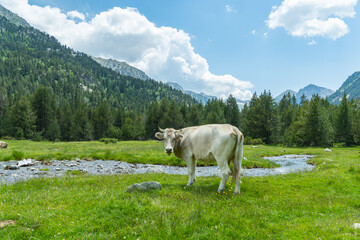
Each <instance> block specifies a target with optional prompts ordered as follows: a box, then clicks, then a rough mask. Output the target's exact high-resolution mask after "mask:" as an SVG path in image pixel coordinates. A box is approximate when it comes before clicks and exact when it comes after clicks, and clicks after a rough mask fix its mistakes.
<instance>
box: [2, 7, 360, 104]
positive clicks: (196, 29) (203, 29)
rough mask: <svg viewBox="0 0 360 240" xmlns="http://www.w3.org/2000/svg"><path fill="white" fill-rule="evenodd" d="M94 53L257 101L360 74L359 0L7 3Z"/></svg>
mask: <svg viewBox="0 0 360 240" xmlns="http://www.w3.org/2000/svg"><path fill="white" fill-rule="evenodd" d="M0 4H2V5H3V6H4V7H6V8H8V9H9V10H11V11H13V12H15V13H17V14H18V15H19V16H21V17H23V18H24V19H25V20H27V21H28V22H29V23H30V24H31V25H32V26H34V27H36V28H38V29H40V30H42V31H45V32H47V33H49V34H50V35H53V36H55V37H56V38H57V39H58V40H59V41H60V42H61V43H62V44H65V45H67V46H69V47H71V48H73V49H74V50H77V51H81V52H85V53H87V54H90V55H93V56H98V57H104V58H112V59H116V60H119V61H126V62H128V63H129V64H131V65H133V66H135V67H137V68H139V69H141V70H143V71H144V72H145V73H146V74H147V75H148V76H150V77H151V78H153V79H155V80H159V81H162V82H168V81H169V82H176V83H179V84H180V85H181V86H183V88H184V89H186V90H192V91H195V92H204V93H206V94H209V95H215V96H217V97H222V98H224V99H226V98H227V96H228V95H229V94H232V95H234V96H235V97H236V98H238V99H241V100H248V99H250V98H251V96H252V94H253V93H255V92H257V93H258V94H259V93H261V92H263V91H264V90H267V91H270V92H271V93H272V95H273V96H274V97H276V96H277V95H279V94H280V93H282V92H283V91H285V90H287V89H291V90H294V91H298V90H299V89H301V88H303V87H305V86H307V85H308V84H316V85H318V86H322V87H326V88H330V89H333V90H336V89H338V88H339V87H340V86H341V84H342V83H343V82H344V81H345V80H346V78H347V77H348V76H349V75H351V74H352V73H353V72H355V71H359V70H360V57H359V56H360V44H358V42H359V41H360V17H359V12H360V7H359V4H358V1H357V0H258V1H251V0H242V1H238V0H181V1H169V0H166V1H165V0H152V1H149V0H106V1H95V0H81V1H80V0H48V1H45V0H0Z"/></svg>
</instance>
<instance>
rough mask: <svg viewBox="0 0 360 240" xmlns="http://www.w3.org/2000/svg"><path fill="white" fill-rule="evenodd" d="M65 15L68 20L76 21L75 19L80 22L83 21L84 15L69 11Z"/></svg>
mask: <svg viewBox="0 0 360 240" xmlns="http://www.w3.org/2000/svg"><path fill="white" fill-rule="evenodd" d="M66 15H67V16H68V17H69V18H71V19H76V18H78V19H80V20H82V21H84V20H85V15H84V14H82V13H79V12H78V11H70V12H68V13H67V14H66Z"/></svg>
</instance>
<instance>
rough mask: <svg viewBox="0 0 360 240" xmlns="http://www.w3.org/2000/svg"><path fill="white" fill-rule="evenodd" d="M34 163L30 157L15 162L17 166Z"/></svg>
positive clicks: (26, 165)
mask: <svg viewBox="0 0 360 240" xmlns="http://www.w3.org/2000/svg"><path fill="white" fill-rule="evenodd" d="M34 164H35V163H34V162H33V160H32V159H30V158H29V159H23V160H21V161H18V163H17V165H18V166H19V167H28V166H32V165H34Z"/></svg>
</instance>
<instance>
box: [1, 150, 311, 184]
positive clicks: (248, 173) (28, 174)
mask: <svg viewBox="0 0 360 240" xmlns="http://www.w3.org/2000/svg"><path fill="white" fill-rule="evenodd" d="M313 157H315V156H313V155H283V156H276V157H265V159H268V160H270V161H273V162H275V163H277V164H279V165H280V167H277V168H272V169H269V168H252V169H243V175H244V176H245V177H258V176H269V175H277V174H288V173H294V172H301V171H311V170H312V169H313V168H314V166H313V165H310V164H307V163H306V161H307V160H308V159H311V158H313ZM24 162H26V163H27V164H26V165H23V166H21V165H22V164H24ZM9 168H10V169H12V170H10V169H9ZM68 171H77V172H82V173H86V174H90V175H110V174H142V173H166V174H177V175H187V168H186V167H176V166H164V165H152V164H132V163H127V162H121V161H113V160H106V161H104V160H95V161H86V160H81V159H76V160H75V161H69V160H52V161H51V162H50V163H44V164H43V163H42V162H40V161H35V160H31V159H27V160H25V161H20V162H19V161H7V162H0V185H9V184H13V183H16V182H20V181H26V180H28V179H31V178H39V177H62V176H65V175H66V174H67V173H68ZM220 175H221V174H220V170H219V168H218V167H217V166H209V167H196V176H220Z"/></svg>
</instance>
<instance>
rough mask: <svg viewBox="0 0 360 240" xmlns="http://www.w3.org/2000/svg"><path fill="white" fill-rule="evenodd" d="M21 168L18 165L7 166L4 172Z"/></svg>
mask: <svg viewBox="0 0 360 240" xmlns="http://www.w3.org/2000/svg"><path fill="white" fill-rule="evenodd" d="M18 169H20V167H19V166H18V165H6V166H5V168H4V170H18Z"/></svg>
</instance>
